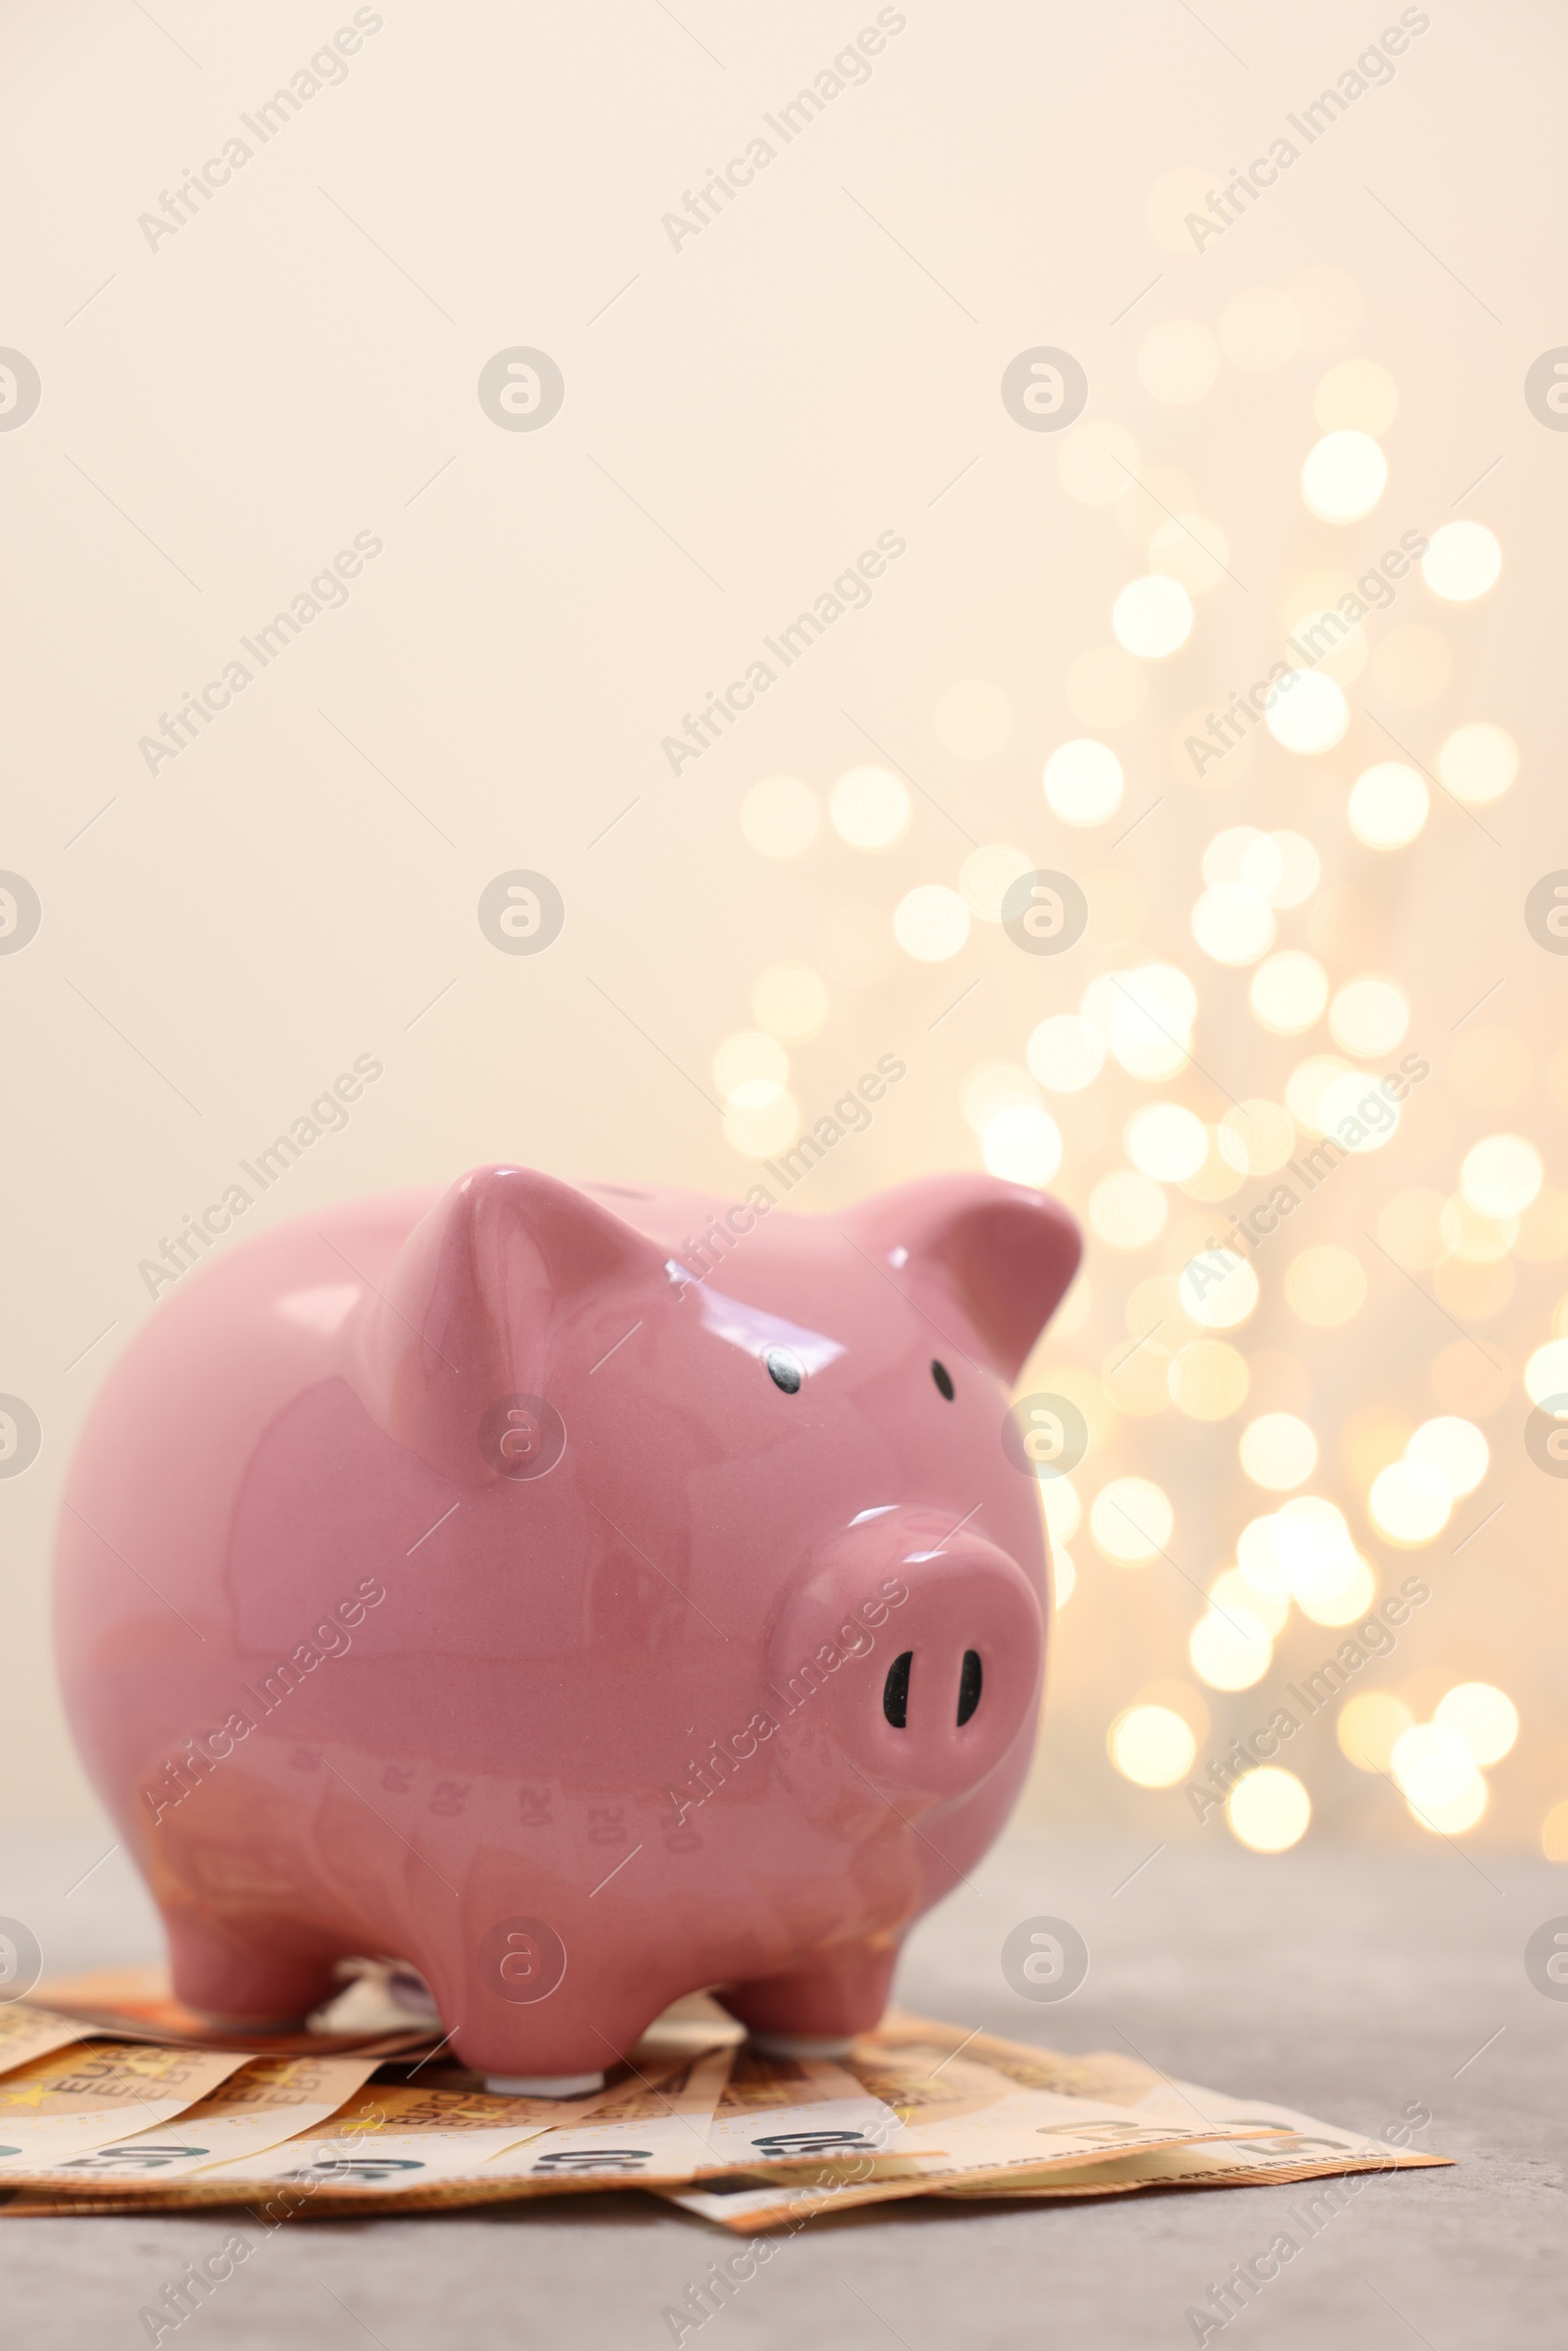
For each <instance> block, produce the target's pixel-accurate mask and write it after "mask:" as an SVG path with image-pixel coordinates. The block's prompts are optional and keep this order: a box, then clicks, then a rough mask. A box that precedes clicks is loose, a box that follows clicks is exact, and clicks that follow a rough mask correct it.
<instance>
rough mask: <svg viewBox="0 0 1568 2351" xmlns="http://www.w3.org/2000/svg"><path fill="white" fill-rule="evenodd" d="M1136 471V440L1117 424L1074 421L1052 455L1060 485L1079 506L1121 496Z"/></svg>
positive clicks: (1107, 503) (1106, 503) (1105, 503)
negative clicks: (1058, 450)
mask: <svg viewBox="0 0 1568 2351" xmlns="http://www.w3.org/2000/svg"><path fill="white" fill-rule="evenodd" d="M1137 471H1138V443H1137V442H1136V441H1135V440H1134V439H1133V436H1132V434H1131V433H1130V432H1126V431H1124V430H1123V428H1122V426H1121V425H1119V424H1078V425H1075V426H1074V427H1073V429H1072V431H1071V432H1069V433H1068V435H1067V437H1066V439H1065V440H1064V441H1063V442H1062V445H1061V449H1060V452H1059V454H1058V455H1057V458H1056V473H1057V477H1058V479H1059V480H1060V483H1061V486H1062V488H1063V489H1064V490H1065V491H1066V493H1067V495H1068V497H1069V498H1076V499H1077V500H1078V501H1079V503H1080V504H1081V505H1083V506H1111V505H1113V504H1114V503H1115V501H1116V500H1117V499H1118V498H1125V497H1126V495H1127V493H1128V491H1129V490H1130V489H1131V488H1132V486H1133V476H1134V474H1135V473H1136V472H1137Z"/></svg>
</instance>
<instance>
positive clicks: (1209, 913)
mask: <svg viewBox="0 0 1568 2351" xmlns="http://www.w3.org/2000/svg"><path fill="white" fill-rule="evenodd" d="M1193 937H1194V938H1195V939H1196V940H1197V941H1198V944H1199V946H1200V947H1201V949H1202V951H1203V953H1204V955H1212V956H1213V958H1214V961H1215V962H1216V963H1230V964H1233V965H1238V964H1243V963H1255V962H1256V961H1257V959H1258V956H1259V955H1267V953H1268V951H1269V949H1270V948H1271V947H1272V946H1273V944H1274V916H1273V913H1272V911H1271V909H1270V907H1269V903H1268V900H1267V899H1266V898H1261V897H1259V895H1258V893H1257V892H1256V891H1255V890H1250V889H1249V888H1248V887H1247V884H1246V883H1245V882H1216V883H1215V885H1214V887H1213V888H1212V889H1210V890H1205V891H1204V892H1203V895H1202V897H1201V899H1200V900H1199V902H1198V904H1197V906H1194V908H1193Z"/></svg>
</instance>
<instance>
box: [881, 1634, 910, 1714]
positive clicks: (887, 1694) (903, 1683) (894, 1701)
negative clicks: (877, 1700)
mask: <svg viewBox="0 0 1568 2351" xmlns="http://www.w3.org/2000/svg"><path fill="white" fill-rule="evenodd" d="M913 1663H914V1651H913V1649H905V1650H903V1651H902V1652H901V1653H900V1655H899V1656H897V1657H895V1658H894V1660H893V1663H892V1664H891V1665H890V1666H889V1667H888V1678H887V1680H886V1681H885V1682H884V1683H883V1685H882V1711H883V1713H884V1714H885V1715H886V1716H887V1718H888V1721H889V1722H890V1723H891V1724H892V1725H893V1728H894V1730H895V1731H902V1730H903V1729H904V1727H905V1725H906V1723H907V1721H908V1719H909V1668H910V1666H911V1665H912V1664H913Z"/></svg>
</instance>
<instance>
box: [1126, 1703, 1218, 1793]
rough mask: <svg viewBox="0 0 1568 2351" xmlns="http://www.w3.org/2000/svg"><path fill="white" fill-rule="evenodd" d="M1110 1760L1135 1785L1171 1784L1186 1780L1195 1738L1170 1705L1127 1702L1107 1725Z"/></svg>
mask: <svg viewBox="0 0 1568 2351" xmlns="http://www.w3.org/2000/svg"><path fill="white" fill-rule="evenodd" d="M1107 1743H1108V1744H1109V1747H1110V1760H1111V1762H1112V1763H1113V1764H1114V1765H1115V1766H1116V1769H1117V1770H1118V1771H1119V1772H1120V1774H1121V1776H1122V1778H1123V1779H1124V1780H1131V1781H1132V1783H1133V1785H1134V1787H1135V1788H1174V1787H1175V1786H1176V1783H1177V1782H1178V1780H1185V1779H1186V1777H1187V1774H1188V1772H1189V1771H1190V1770H1191V1768H1192V1761H1193V1757H1194V1756H1195V1755H1196V1754H1197V1752H1198V1741H1197V1740H1196V1739H1194V1737H1193V1735H1192V1732H1191V1731H1190V1730H1189V1729H1188V1727H1187V1725H1186V1724H1185V1723H1184V1722H1183V1721H1182V1718H1181V1716H1180V1715H1179V1714H1177V1713H1176V1712H1175V1711H1174V1709H1173V1708H1171V1707H1169V1706H1129V1707H1128V1708H1127V1710H1126V1712H1125V1713H1123V1714H1118V1715H1117V1717H1116V1719H1115V1721H1114V1722H1113V1723H1112V1724H1111V1726H1110V1736H1109V1739H1108V1742H1107Z"/></svg>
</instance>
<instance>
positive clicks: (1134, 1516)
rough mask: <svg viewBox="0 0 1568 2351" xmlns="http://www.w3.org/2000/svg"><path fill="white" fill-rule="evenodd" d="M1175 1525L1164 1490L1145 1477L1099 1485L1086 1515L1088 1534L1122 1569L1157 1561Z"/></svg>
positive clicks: (1173, 1515) (1119, 1479)
mask: <svg viewBox="0 0 1568 2351" xmlns="http://www.w3.org/2000/svg"><path fill="white" fill-rule="evenodd" d="M1054 1482H1055V1481H1053V1483H1054ZM1175 1524H1176V1514H1175V1512H1174V1511H1173V1510H1172V1508H1171V1506H1170V1501H1169V1498H1168V1496H1167V1495H1166V1494H1165V1493H1164V1490H1163V1489H1162V1488H1161V1487H1158V1486H1154V1485H1152V1484H1151V1482H1150V1480H1149V1479H1148V1478H1113V1479H1112V1480H1111V1482H1110V1484H1109V1485H1108V1486H1102V1488H1101V1490H1100V1492H1099V1493H1098V1494H1096V1496H1095V1500H1094V1506H1093V1508H1092V1509H1091V1511H1090V1513H1089V1532H1090V1533H1091V1535H1093V1537H1094V1539H1095V1542H1096V1543H1097V1544H1098V1545H1099V1547H1100V1549H1101V1550H1102V1551H1103V1552H1104V1554H1105V1557H1106V1558H1107V1559H1114V1560H1116V1561H1117V1562H1118V1564H1119V1565H1121V1566H1123V1567H1142V1566H1144V1565H1145V1564H1146V1562H1147V1561H1149V1560H1151V1559H1156V1558H1158V1556H1159V1554H1160V1552H1161V1551H1162V1550H1163V1549H1164V1548H1165V1545H1166V1544H1167V1543H1169V1541H1170V1539H1171V1532H1172V1529H1173V1528H1174V1527H1175Z"/></svg>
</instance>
